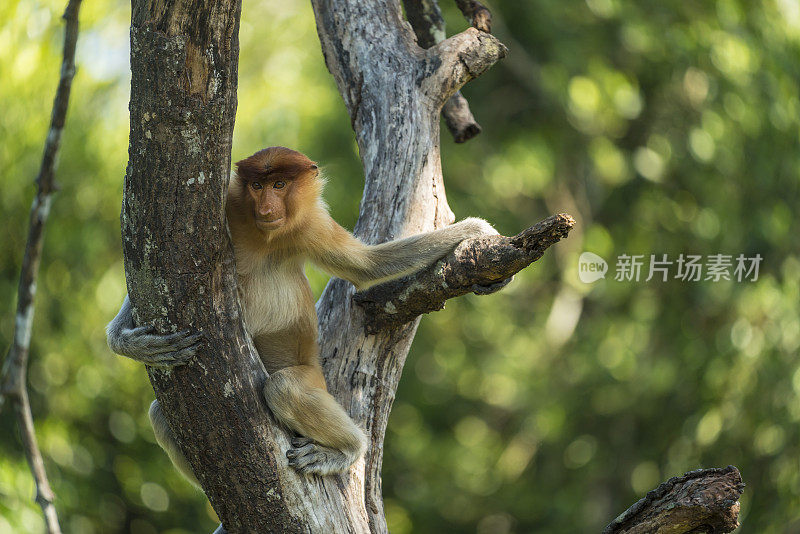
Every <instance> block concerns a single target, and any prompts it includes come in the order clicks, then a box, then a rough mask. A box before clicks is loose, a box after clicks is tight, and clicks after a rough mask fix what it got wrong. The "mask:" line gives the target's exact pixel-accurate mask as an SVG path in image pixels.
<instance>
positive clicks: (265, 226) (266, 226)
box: [256, 217, 283, 230]
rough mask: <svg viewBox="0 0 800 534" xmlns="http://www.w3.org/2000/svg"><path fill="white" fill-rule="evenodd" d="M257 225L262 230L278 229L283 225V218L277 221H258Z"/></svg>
mask: <svg viewBox="0 0 800 534" xmlns="http://www.w3.org/2000/svg"><path fill="white" fill-rule="evenodd" d="M256 225H258V227H259V228H261V229H262V230H272V229H273V228H277V227H279V226H282V225H283V217H278V218H277V219H272V220H267V219H256Z"/></svg>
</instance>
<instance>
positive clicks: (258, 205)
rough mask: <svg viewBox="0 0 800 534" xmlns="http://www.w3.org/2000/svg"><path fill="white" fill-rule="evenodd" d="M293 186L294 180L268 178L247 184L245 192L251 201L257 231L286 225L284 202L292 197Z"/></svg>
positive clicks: (275, 228)
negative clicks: (288, 197)
mask: <svg viewBox="0 0 800 534" xmlns="http://www.w3.org/2000/svg"><path fill="white" fill-rule="evenodd" d="M295 185H296V184H295V183H294V180H273V179H270V178H269V177H265V180H264V181H258V180H256V181H252V182H249V183H248V184H247V192H248V194H249V195H250V198H251V199H252V201H253V202H252V206H253V219H254V220H255V222H256V226H258V228H259V230H263V231H269V230H277V229H278V228H280V227H281V226H284V225H285V224H286V219H287V215H288V213H287V212H288V210H287V209H286V207H287V206H286V200H287V196H291V195H292V193H293V191H292V189H293V188H294V186H295Z"/></svg>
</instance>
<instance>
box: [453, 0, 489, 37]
mask: <svg viewBox="0 0 800 534" xmlns="http://www.w3.org/2000/svg"><path fill="white" fill-rule="evenodd" d="M456 5H457V6H458V9H460V10H461V13H463V14H464V16H465V17H467V20H468V21H469V22H470V24H472V27H473V28H477V29H479V30H480V31H482V32H486V33H491V32H492V13H491V12H490V11H489V9H488V8H487V7H486V6H485V5H483V4H481V3H480V2H478V1H477V0H456Z"/></svg>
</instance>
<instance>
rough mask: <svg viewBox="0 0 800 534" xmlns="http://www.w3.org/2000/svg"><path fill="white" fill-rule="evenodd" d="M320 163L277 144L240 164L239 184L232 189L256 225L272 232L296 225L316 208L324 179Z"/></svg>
mask: <svg viewBox="0 0 800 534" xmlns="http://www.w3.org/2000/svg"><path fill="white" fill-rule="evenodd" d="M318 174H319V170H318V169H317V165H316V163H314V162H313V161H311V160H310V159H308V158H307V157H306V156H305V155H304V154H301V153H300V152H297V151H295V150H291V149H289V148H285V147H282V146H274V147H269V148H265V149H264V150H259V151H258V152H256V153H255V154H253V155H252V156H250V157H249V158H245V159H243V160H241V161H239V162H237V163H236V175H237V176H238V184H237V187H236V189H235V190H234V188H232V189H231V192H232V193H233V194H234V196H235V197H236V199H235V200H236V201H237V202H236V203H237V204H239V209H240V210H242V211H243V212H244V213H242V215H245V216H247V217H252V220H253V221H254V222H255V224H256V226H257V227H258V228H259V229H260V230H262V231H264V232H271V231H274V230H278V229H281V228H285V229H290V228H294V227H296V226H297V225H298V224H300V222H301V221H302V219H303V218H304V214H305V213H307V212H308V211H309V209H310V208H313V207H316V206H317V204H318V199H319V196H320V192H321V188H322V181H321V180H319V179H318V178H317V176H318Z"/></svg>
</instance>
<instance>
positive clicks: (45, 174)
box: [0, 0, 81, 534]
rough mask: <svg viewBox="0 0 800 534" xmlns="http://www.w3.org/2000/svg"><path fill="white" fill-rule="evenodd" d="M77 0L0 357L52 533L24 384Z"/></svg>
mask: <svg viewBox="0 0 800 534" xmlns="http://www.w3.org/2000/svg"><path fill="white" fill-rule="evenodd" d="M80 6H81V0H70V1H69V4H67V8H66V10H65V11H64V15H63V17H62V18H63V19H64V22H65V26H66V28H65V32H64V52H63V58H62V61H61V74H60V78H59V81H58V89H57V90H56V96H55V100H54V101H53V112H52V115H51V118H50V128H49V130H48V132H47V139H46V140H45V144H44V155H43V156H42V164H41V166H40V168H39V175H38V176H37V178H36V185H37V191H36V196H35V197H34V198H33V203H32V205H31V214H30V219H29V221H28V239H27V242H26V244H25V254H24V256H23V259H22V270H21V273H20V277H19V290H18V293H17V314H16V322H15V324H14V338H13V342H12V344H11V348H10V349H9V351H8V354H7V355H6V359H5V361H4V362H3V372H2V387H0V406H2V404H3V402H4V400H5V399H9V400H10V401H11V403H12V405H13V407H14V412H15V413H16V416H17V424H18V425H19V430H20V435H21V437H22V445H23V447H24V448H25V456H26V457H27V459H28V466H29V467H30V469H31V473H32V474H33V479H34V481H35V483H36V502H37V503H39V506H40V507H41V508H42V513H43V514H44V520H45V527H46V528H47V532H48V533H50V534H58V533H60V532H61V527H60V526H59V524H58V516H57V514H56V509H55V506H53V499H54V497H55V496H54V495H53V490H52V489H51V488H50V482H49V481H48V479H47V473H46V472H45V468H44V461H43V460H42V454H41V452H40V451H39V445H38V443H37V441H36V432H35V429H34V426H33V414H32V413H31V405H30V401H29V399H28V388H27V384H26V377H27V370H28V358H29V356H30V345H31V329H32V326H33V313H34V299H35V297H36V278H37V276H38V274H39V265H40V262H41V258H42V246H43V244H44V228H45V225H46V224H47V219H48V216H49V215H50V205H51V203H52V200H53V199H52V194H53V193H54V192H55V191H56V190H57V186H56V184H55V171H56V156H57V155H58V150H59V148H60V146H61V134H62V132H63V131H64V123H65V121H66V117H67V109H68V107H69V95H70V90H71V89H72V78H73V77H74V76H75V47H76V45H77V43H78V11H79V10H80Z"/></svg>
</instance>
